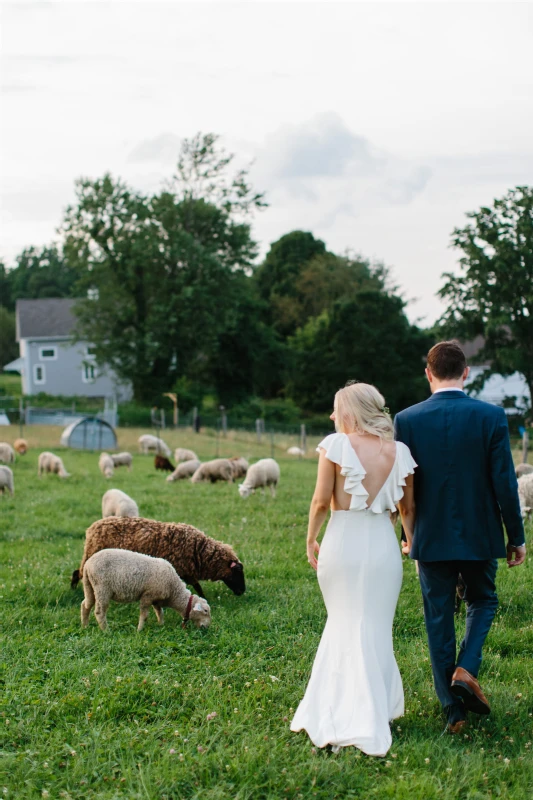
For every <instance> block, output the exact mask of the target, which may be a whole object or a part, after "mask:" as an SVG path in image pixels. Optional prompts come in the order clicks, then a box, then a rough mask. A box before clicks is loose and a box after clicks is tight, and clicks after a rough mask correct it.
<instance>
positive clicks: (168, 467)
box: [154, 456, 176, 472]
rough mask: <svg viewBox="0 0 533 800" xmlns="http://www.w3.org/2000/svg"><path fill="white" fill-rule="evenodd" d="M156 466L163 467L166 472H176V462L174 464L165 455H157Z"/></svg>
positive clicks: (157, 467)
mask: <svg viewBox="0 0 533 800" xmlns="http://www.w3.org/2000/svg"><path fill="white" fill-rule="evenodd" d="M154 467H155V468H156V469H161V470H163V471H164V472H174V470H175V469H176V467H175V466H174V464H172V462H170V461H169V460H168V458H165V456H156V457H155V458H154Z"/></svg>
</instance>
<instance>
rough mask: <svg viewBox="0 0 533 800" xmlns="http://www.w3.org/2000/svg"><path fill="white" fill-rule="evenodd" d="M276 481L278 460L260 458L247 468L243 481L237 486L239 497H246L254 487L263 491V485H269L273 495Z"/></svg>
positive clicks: (274, 494)
mask: <svg viewBox="0 0 533 800" xmlns="http://www.w3.org/2000/svg"><path fill="white" fill-rule="evenodd" d="M278 481H279V464H278V462H277V461H274V459H273V458H261V459H260V460H259V461H257V462H256V463H255V464H252V466H251V467H250V469H249V470H248V472H247V474H246V479H245V481H244V483H241V485H240V486H239V494H240V496H241V497H248V495H250V494H251V493H252V492H254V491H255V490H256V489H259V488H261V489H262V490H263V492H264V487H265V486H270V493H271V494H272V497H275V496H276V486H277V485H278Z"/></svg>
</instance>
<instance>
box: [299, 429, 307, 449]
mask: <svg viewBox="0 0 533 800" xmlns="http://www.w3.org/2000/svg"><path fill="white" fill-rule="evenodd" d="M300 449H301V450H303V451H304V453H305V452H306V450H307V433H306V430H305V424H303V423H302V424H301V425H300Z"/></svg>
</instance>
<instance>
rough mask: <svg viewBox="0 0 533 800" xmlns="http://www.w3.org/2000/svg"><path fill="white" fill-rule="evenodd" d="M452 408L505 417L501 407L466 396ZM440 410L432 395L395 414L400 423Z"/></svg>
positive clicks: (438, 403)
mask: <svg viewBox="0 0 533 800" xmlns="http://www.w3.org/2000/svg"><path fill="white" fill-rule="evenodd" d="M454 407H455V408H456V409H457V410H459V411H460V410H461V409H464V410H465V411H466V410H467V409H468V410H469V411H471V410H472V407H474V409H475V412H476V414H479V415H482V416H486V417H494V418H496V417H501V416H503V417H505V411H504V409H503V408H501V406H495V405H494V404H493V403H486V402H485V401H484V400H477V399H476V398H475V397H471V396H470V395H468V394H466V393H465V394H464V395H463V396H462V397H461V402H460V403H458V404H457V405H456V406H455V405H454ZM441 408H442V403H440V402H439V397H438V396H437V397H436V396H435V395H432V396H431V397H428V399H427V400H423V401H422V402H421V403H416V404H415V405H414V406H409V407H408V408H405V409H404V410H403V411H400V412H398V414H396V418H397V419H399V420H400V421H404V420H409V419H412V418H413V417H417V416H419V415H420V414H430V413H432V412H435V411H437V410H439V409H441Z"/></svg>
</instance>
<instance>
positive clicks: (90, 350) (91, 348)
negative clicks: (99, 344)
mask: <svg viewBox="0 0 533 800" xmlns="http://www.w3.org/2000/svg"><path fill="white" fill-rule="evenodd" d="M85 355H86V356H89V357H91V356H92V357H93V358H94V357H95V356H96V345H94V344H88V345H87V347H86V348H85Z"/></svg>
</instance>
